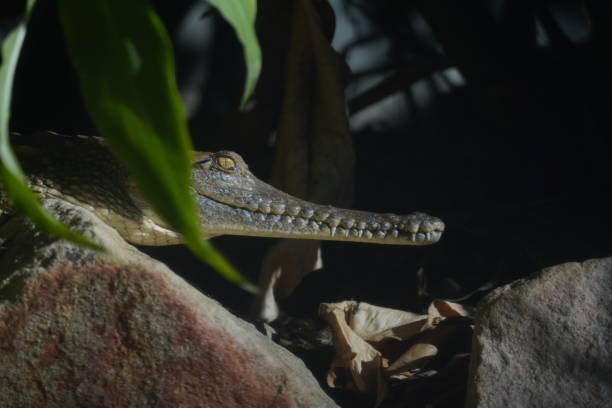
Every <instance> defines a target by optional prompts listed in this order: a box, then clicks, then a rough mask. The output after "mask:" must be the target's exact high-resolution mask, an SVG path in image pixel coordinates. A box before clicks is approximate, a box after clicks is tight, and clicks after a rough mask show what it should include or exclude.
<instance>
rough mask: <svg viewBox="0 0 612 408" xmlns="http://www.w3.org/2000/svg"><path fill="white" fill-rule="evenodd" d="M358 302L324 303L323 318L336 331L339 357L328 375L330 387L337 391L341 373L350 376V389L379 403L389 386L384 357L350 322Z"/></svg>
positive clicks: (335, 338)
mask: <svg viewBox="0 0 612 408" xmlns="http://www.w3.org/2000/svg"><path fill="white" fill-rule="evenodd" d="M352 303H355V302H341V303H335V304H334V303H322V304H321V305H320V307H319V315H320V316H321V317H322V318H324V319H325V320H327V321H328V322H329V324H330V326H331V327H332V331H333V335H334V346H335V348H336V356H335V358H334V361H333V362H332V366H331V368H330V370H329V372H328V376H327V383H328V385H329V386H330V387H336V386H337V385H339V384H338V383H337V381H336V380H337V378H338V377H339V376H338V373H339V371H341V370H344V371H345V372H346V373H347V374H348V376H350V379H351V382H350V383H349V384H350V385H349V386H348V387H346V388H349V389H350V388H354V389H355V390H357V391H360V392H364V393H370V394H375V395H376V400H377V402H380V401H382V399H383V398H384V396H385V394H386V383H385V380H384V378H383V376H382V357H381V355H380V352H378V351H377V350H376V349H375V348H374V347H372V346H371V345H370V344H369V343H367V342H366V341H365V340H364V339H363V338H362V337H360V336H359V335H358V334H357V333H355V332H354V331H353V330H352V329H351V327H350V326H349V325H348V322H347V314H349V315H350V313H351V310H350V309H351V306H352V305H351V304H352Z"/></svg>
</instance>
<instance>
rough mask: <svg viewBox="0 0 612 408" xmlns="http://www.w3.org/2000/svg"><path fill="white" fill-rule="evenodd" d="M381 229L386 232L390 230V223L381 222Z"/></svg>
mask: <svg viewBox="0 0 612 408" xmlns="http://www.w3.org/2000/svg"><path fill="white" fill-rule="evenodd" d="M381 227H382V229H384V230H388V229H390V228H391V223H390V222H387V221H385V222H383V223H382V226H381Z"/></svg>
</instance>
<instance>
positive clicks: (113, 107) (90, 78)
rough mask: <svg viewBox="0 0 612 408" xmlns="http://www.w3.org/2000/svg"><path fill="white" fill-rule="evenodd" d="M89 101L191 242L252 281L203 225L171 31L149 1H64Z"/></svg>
mask: <svg viewBox="0 0 612 408" xmlns="http://www.w3.org/2000/svg"><path fill="white" fill-rule="evenodd" d="M59 4H60V17H61V21H62V25H63V28H64V34H65V38H66V42H67V45H68V50H69V53H70V56H71V58H72V62H73V64H74V66H75V68H76V70H77V73H78V75H79V78H80V82H81V90H82V92H83V96H84V99H85V103H86V105H87V108H88V110H89V113H90V114H91V116H92V118H93V120H94V122H95V124H96V126H97V128H98V130H99V131H100V132H101V134H102V135H103V136H104V137H105V138H106V140H107V142H108V145H109V147H110V149H111V150H112V151H113V153H114V154H115V155H116V156H117V157H118V158H119V159H120V160H121V161H122V163H123V164H124V165H125V166H126V167H127V169H128V170H129V171H130V173H131V174H132V176H133V177H134V179H135V180H136V182H137V184H138V186H139V187H140V189H141V190H142V192H143V194H144V195H145V197H146V198H147V200H148V201H149V202H150V203H151V204H152V205H153V207H154V208H155V210H156V211H157V212H158V213H159V214H160V215H161V217H162V218H163V219H164V220H165V221H166V222H167V223H168V224H169V225H170V227H171V228H172V229H173V230H175V231H176V232H178V233H180V234H181V235H182V236H183V238H184V240H185V242H186V244H187V246H188V247H189V248H191V249H192V250H193V251H194V252H195V253H196V254H197V255H198V256H199V257H200V258H201V259H202V260H204V261H205V262H207V263H209V264H210V265H211V266H213V267H214V268H215V269H216V270H217V271H219V272H220V273H221V274H222V275H223V276H224V277H225V278H227V279H229V280H230V281H233V282H236V283H238V284H239V285H241V286H242V287H243V288H245V289H248V290H252V288H253V287H252V285H251V284H250V283H249V282H248V281H247V279H246V278H244V277H243V276H242V275H240V274H239V273H238V272H237V271H236V270H235V269H234V268H233V267H232V266H231V265H230V264H229V262H227V261H226V260H225V259H224V258H223V257H222V256H221V255H220V254H219V253H218V252H216V251H214V250H213V248H212V247H211V246H210V244H209V243H208V242H206V241H205V240H204V239H203V238H202V233H201V231H200V229H199V222H198V215H197V211H196V204H195V201H194V199H193V196H192V194H191V190H190V174H191V166H192V147H191V141H190V138H189V133H188V130H187V123H186V120H185V114H184V111H183V106H182V103H181V100H180V97H179V93H178V90H177V88H176V84H175V77H174V63H173V56H172V49H171V44H170V41H169V39H168V35H167V33H166V31H165V29H164V27H163V25H162V23H161V21H160V19H159V17H158V16H157V14H156V13H155V11H154V10H153V8H152V7H151V5H150V3H149V1H148V0H131V1H124V0H89V1H82V0H60V3H59Z"/></svg>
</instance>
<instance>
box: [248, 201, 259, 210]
mask: <svg viewBox="0 0 612 408" xmlns="http://www.w3.org/2000/svg"><path fill="white" fill-rule="evenodd" d="M245 207H246V208H248V209H249V210H251V211H255V210H257V209H258V208H259V203H258V202H257V201H248V202H247V203H246V204H245Z"/></svg>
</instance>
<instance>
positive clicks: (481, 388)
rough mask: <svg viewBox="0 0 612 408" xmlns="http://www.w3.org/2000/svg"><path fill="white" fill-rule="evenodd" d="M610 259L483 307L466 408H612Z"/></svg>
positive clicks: (533, 282)
mask: <svg viewBox="0 0 612 408" xmlns="http://www.w3.org/2000/svg"><path fill="white" fill-rule="evenodd" d="M611 310H612V258H606V259H593V260H590V261H586V262H583V263H566V264H563V265H558V266H555V267H551V268H547V269H544V270H542V271H541V272H538V273H536V274H534V275H533V276H532V277H530V278H529V279H525V280H520V281H517V282H514V283H512V284H510V285H507V286H504V287H501V288H498V289H497V290H495V291H493V292H492V293H491V294H490V295H488V296H487V297H486V298H484V299H483V300H482V301H481V303H480V304H479V305H478V313H477V316H476V327H475V335H474V338H473V351H472V353H473V356H472V361H471V367H470V382H469V386H468V397H467V407H469V408H474V407H478V408H489V407H495V408H497V407H521V408H526V407H546V408H552V407H589V408H595V407H602V408H603V407H610V406H611V405H610V404H612V402H611V401H612V314H611V313H610V311H611Z"/></svg>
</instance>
